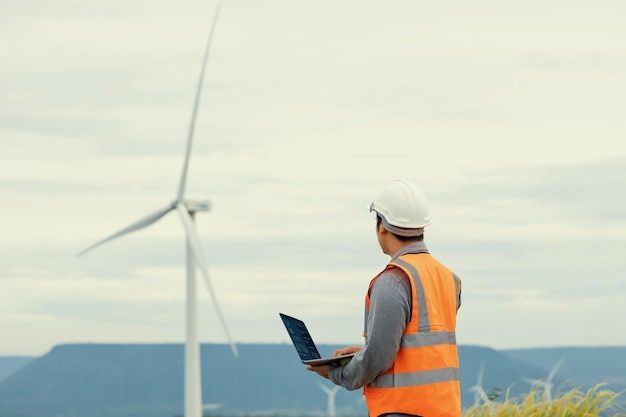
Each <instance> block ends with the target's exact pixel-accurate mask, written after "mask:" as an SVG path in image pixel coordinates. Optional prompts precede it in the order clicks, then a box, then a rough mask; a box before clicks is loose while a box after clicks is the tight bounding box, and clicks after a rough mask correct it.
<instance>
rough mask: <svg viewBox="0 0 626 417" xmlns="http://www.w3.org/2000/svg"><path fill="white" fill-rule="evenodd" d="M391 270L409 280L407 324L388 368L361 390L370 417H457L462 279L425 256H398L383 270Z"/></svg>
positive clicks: (423, 254)
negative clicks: (412, 416) (411, 416)
mask: <svg viewBox="0 0 626 417" xmlns="http://www.w3.org/2000/svg"><path fill="white" fill-rule="evenodd" d="M393 267H397V268H400V269H402V270H403V271H404V272H405V273H406V274H407V276H408V278H409V282H410V286H411V293H412V294H411V300H412V306H411V320H410V322H409V323H408V325H407V327H406V330H405V333H404V335H403V337H402V340H401V342H400V349H399V350H398V353H397V355H396V358H395V360H394V363H393V365H392V366H391V368H390V369H388V370H387V371H385V372H384V373H383V374H381V375H379V376H378V377H376V379H375V380H374V381H372V382H371V383H370V384H368V385H367V386H366V387H364V394H365V397H366V401H367V406H368V410H369V413H370V416H372V417H376V416H379V415H382V414H385V413H405V414H415V415H420V416H424V417H429V416H453V417H457V416H460V414H461V393H460V386H459V363H458V351H457V346H456V335H455V327H456V311H457V310H458V308H459V307H460V305H461V297H460V294H461V280H460V279H459V278H458V277H457V276H456V275H454V274H453V273H452V272H451V271H450V270H448V269H447V268H446V267H445V266H443V265H442V264H440V263H439V262H438V261H437V260H435V259H434V258H433V257H432V256H431V255H429V254H428V253H421V254H407V255H402V256H400V257H399V258H398V259H394V260H392V262H390V263H389V265H388V266H387V268H386V269H385V271H386V270H387V269H388V268H393ZM383 272H384V271H383ZM420 272H421V274H420ZM379 276H380V274H379V275H378V276H377V277H375V278H374V279H373V280H372V282H371V283H370V288H369V289H370V290H369V291H368V293H367V295H366V300H365V301H366V302H365V304H366V311H369V307H370V299H369V297H370V293H371V288H372V286H373V285H374V283H375V282H376V280H377V279H378V277H379ZM435 298H436V300H435ZM429 301H431V304H433V305H434V304H437V305H436V308H435V309H434V310H430V309H429Z"/></svg>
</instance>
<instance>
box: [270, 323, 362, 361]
mask: <svg viewBox="0 0 626 417" xmlns="http://www.w3.org/2000/svg"><path fill="white" fill-rule="evenodd" d="M279 314H280V318H281V319H282V320H283V323H284V325H285V328H286V329H287V333H289V337H291V341H292V342H293V345H294V346H295V348H296V350H297V351H298V355H300V360H301V361H302V363H304V364H306V365H314V366H315V365H334V366H339V365H344V364H346V363H348V362H349V361H350V359H352V357H353V356H354V353H349V354H347V355H340V356H332V357H327V358H322V357H321V356H320V353H319V351H318V350H317V347H316V346H315V342H313V338H311V334H310V333H309V330H308V329H307V328H306V325H305V324H304V322H303V321H302V320H298V319H296V318H294V317H291V316H288V315H286V314H283V313H279Z"/></svg>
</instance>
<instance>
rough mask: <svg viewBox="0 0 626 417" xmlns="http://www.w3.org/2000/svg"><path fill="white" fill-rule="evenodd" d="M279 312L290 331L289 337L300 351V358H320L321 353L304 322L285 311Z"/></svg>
mask: <svg viewBox="0 0 626 417" xmlns="http://www.w3.org/2000/svg"><path fill="white" fill-rule="evenodd" d="M279 314H280V318H281V319H282V320H283V323H284V324H285V327H286V328H287V332H288V333H289V337H291V341H292V342H293V345H294V346H295V347H296V350H297V351H298V355H300V359H301V360H303V361H308V360H311V359H319V358H320V354H319V352H318V351H317V347H315V343H313V339H312V338H311V335H310V334H309V331H308V330H307V328H306V325H305V324H304V322H303V321H302V320H298V319H296V318H293V317H290V316H288V315H286V314H283V313H279Z"/></svg>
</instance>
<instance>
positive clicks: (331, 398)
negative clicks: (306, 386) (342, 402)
mask: <svg viewBox="0 0 626 417" xmlns="http://www.w3.org/2000/svg"><path fill="white" fill-rule="evenodd" d="M316 382H317V385H319V386H320V388H321V389H322V390H323V391H324V392H325V393H326V394H328V406H327V407H326V414H327V416H328V417H335V416H336V415H337V414H336V411H335V395H336V394H337V391H339V389H340V388H341V387H340V386H339V385H335V386H333V388H332V389H331V388H328V387H327V386H326V385H324V384H322V383H321V382H320V381H316Z"/></svg>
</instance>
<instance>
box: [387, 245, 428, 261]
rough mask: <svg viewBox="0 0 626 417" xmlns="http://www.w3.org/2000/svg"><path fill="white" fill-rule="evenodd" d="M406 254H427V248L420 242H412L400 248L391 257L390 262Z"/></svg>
mask: <svg viewBox="0 0 626 417" xmlns="http://www.w3.org/2000/svg"><path fill="white" fill-rule="evenodd" d="M407 253H428V248H427V247H426V244H425V243H424V242H423V241H422V242H412V243H409V244H408V245H405V246H403V247H401V248H400V249H399V250H398V251H397V252H396V253H394V254H393V256H392V257H391V260H392V261H395V260H396V259H398V258H399V257H400V256H402V255H406V254H407Z"/></svg>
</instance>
